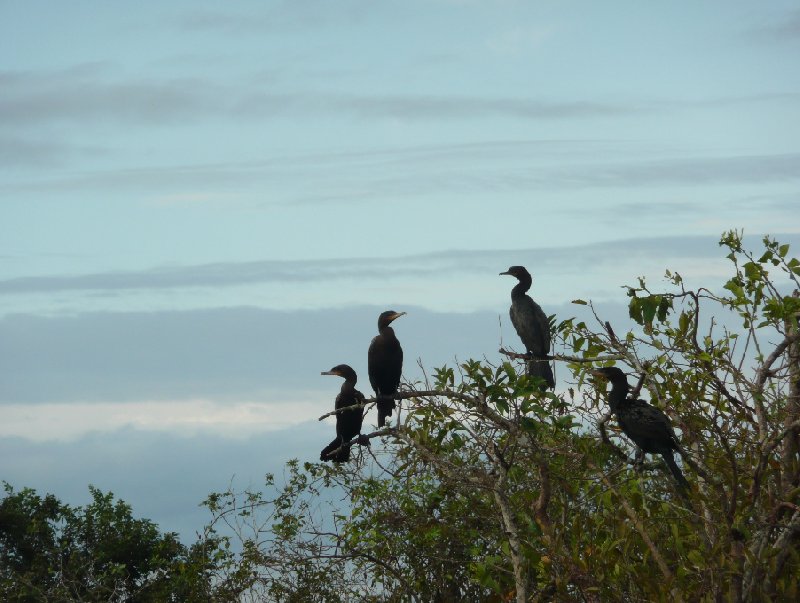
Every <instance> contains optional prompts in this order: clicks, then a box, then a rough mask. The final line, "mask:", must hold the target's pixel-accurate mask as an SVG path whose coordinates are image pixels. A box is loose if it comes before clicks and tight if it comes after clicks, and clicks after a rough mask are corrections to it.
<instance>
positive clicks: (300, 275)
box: [0, 204, 796, 295]
mask: <svg viewBox="0 0 800 603" xmlns="http://www.w3.org/2000/svg"><path fill="white" fill-rule="evenodd" d="M617 210H619V211H626V212H630V211H631V210H632V208H631V207H629V206H628V204H621V205H620V206H619V207H617V208H611V209H604V210H603V211H602V212H599V213H610V214H614V213H615V211H617ZM670 211H672V207H671V206H670ZM776 236H778V237H781V236H783V238H786V239H787V240H789V241H792V240H794V239H795V238H796V237H795V236H794V235H780V234H778V235H776ZM715 243H716V239H712V238H710V237H708V236H705V235H704V236H700V235H698V236H676V237H651V238H641V239H623V240H615V241H608V242H600V243H592V244H588V245H578V246H573V247H549V248H529V249H515V250H463V249H462V250H452V251H440V252H433V253H424V254H418V255H412V256H401V257H394V258H391V257H390V258H337V259H330V260H292V261H278V260H267V261H251V262H220V263H214V264H201V265H195V266H175V267H162V268H153V269H150V270H142V271H137V272H133V271H129V272H122V271H119V272H103V273H95V274H85V275H76V276H36V277H19V278H14V279H7V280H3V281H0V295H3V294H7V295H8V294H20V293H48V292H57V291H90V290H91V291H126V290H159V289H181V288H193V287H210V288H220V287H233V286H242V285H251V284H260V283H304V282H305V283H322V282H326V281H333V282H336V281H343V280H348V279H353V280H358V281H362V282H363V281H384V280H385V279H386V278H391V279H393V280H394V279H401V278H404V277H421V278H427V279H436V278H440V277H441V276H442V275H445V274H446V275H448V276H452V275H456V274H485V273H489V274H491V273H493V272H494V271H495V269H496V268H497V267H498V266H500V267H502V266H503V264H504V263H506V261H507V259H508V258H509V257H515V258H518V262H519V263H525V262H530V263H531V264H532V265H537V266H538V267H539V270H540V271H551V270H552V271H554V272H555V271H568V272H571V269H570V267H572V268H573V269H574V268H575V267H578V268H580V267H585V266H587V264H588V263H589V262H591V263H593V264H596V263H597V262H604V263H614V262H619V261H620V260H623V259H624V258H626V257H628V256H629V254H630V253H631V251H632V250H635V252H636V253H637V254H638V255H639V256H640V257H641V256H651V257H659V258H663V257H665V252H668V253H669V257H670V258H672V259H674V258H681V257H695V258H714V257H717V256H718V255H719V253H718V249H717V246H716V244H715Z"/></svg>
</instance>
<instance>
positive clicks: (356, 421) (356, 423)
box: [319, 364, 364, 463]
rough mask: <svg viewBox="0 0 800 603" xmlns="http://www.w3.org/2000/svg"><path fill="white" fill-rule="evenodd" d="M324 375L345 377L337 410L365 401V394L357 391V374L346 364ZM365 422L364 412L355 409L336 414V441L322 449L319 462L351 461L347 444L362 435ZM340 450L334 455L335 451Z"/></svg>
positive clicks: (360, 409)
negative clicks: (362, 426)
mask: <svg viewBox="0 0 800 603" xmlns="http://www.w3.org/2000/svg"><path fill="white" fill-rule="evenodd" d="M322 374H323V375H335V376H336V377H343V378H344V383H342V389H341V390H340V391H339V395H338V396H336V409H337V410H338V409H340V408H346V407H348V406H354V405H356V404H360V403H361V402H363V401H364V394H362V393H361V392H360V391H358V390H357V389H356V381H358V377H357V376H356V372H355V371H354V370H353V369H352V368H350V367H349V366H348V365H346V364H340V365H338V366H334V367H333V368H332V369H331V370H329V371H324V372H323V373H322ZM363 420H364V410H363V409H362V408H354V409H352V410H346V411H344V412H340V413H337V414H336V439H335V440H333V442H331V443H330V444H328V445H327V446H325V448H323V449H322V452H320V453H319V460H321V461H333V462H335V463H343V462H345V461H349V460H350V446H344V444H345V443H347V442H349V441H350V440H352V439H353V438H354V437H355V436H357V435H358V434H359V433H361V422H362V421H363ZM337 449H340V450H339V451H338V452H337V453H335V454H332V453H333V451H334V450H337Z"/></svg>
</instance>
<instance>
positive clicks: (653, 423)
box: [592, 366, 689, 489]
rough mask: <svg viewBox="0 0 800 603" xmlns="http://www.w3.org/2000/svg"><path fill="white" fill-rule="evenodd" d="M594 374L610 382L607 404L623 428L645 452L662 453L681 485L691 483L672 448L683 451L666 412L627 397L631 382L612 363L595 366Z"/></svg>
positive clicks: (684, 487) (684, 486)
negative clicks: (600, 366) (610, 364)
mask: <svg viewBox="0 0 800 603" xmlns="http://www.w3.org/2000/svg"><path fill="white" fill-rule="evenodd" d="M592 375H594V376H595V377H603V378H605V379H608V380H609V381H610V382H611V393H610V394H609V395H608V405H609V406H610V407H611V412H612V413H614V414H615V415H616V417H617V422H618V423H619V426H620V427H621V428H622V432H623V433H624V434H625V435H626V436H628V437H629V438H630V439H631V440H633V443H634V444H636V445H637V446H638V447H639V449H640V450H641V451H642V452H648V453H650V454H660V455H661V456H662V457H663V458H664V462H666V463H667V467H669V470H670V472H671V473H672V475H673V477H674V478H675V481H676V482H678V485H679V486H680V488H681V489H686V488H688V487H689V482H687V481H686V478H685V477H684V476H683V473H682V472H681V470H680V467H678V465H677V463H675V458H674V457H673V452H675V451H677V452H679V453H680V452H681V447H680V444H679V443H678V438H677V437H676V436H675V431H673V429H672V425H671V424H670V422H669V419H668V418H667V415H665V414H664V413H663V412H661V411H660V410H659V409H658V408H656V407H655V406H651V405H650V404H648V403H647V402H645V401H644V400H635V399H629V398H628V392H629V391H630V386H629V385H628V379H627V378H626V377H625V373H623V372H622V370H620V369H619V368H617V367H615V366H612V367H606V368H600V369H595V370H593V371H592Z"/></svg>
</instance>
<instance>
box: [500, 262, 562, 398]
mask: <svg viewBox="0 0 800 603" xmlns="http://www.w3.org/2000/svg"><path fill="white" fill-rule="evenodd" d="M500 274H501V275H502V274H510V275H511V276H513V277H516V278H517V280H519V283H517V284H516V286H515V287H514V288H513V289H512V290H511V310H510V311H509V314H510V315H511V324H513V325H514V329H516V331H517V335H519V338H520V339H521V340H522V343H523V344H524V345H525V351H526V352H527V353H528V354H530V355H531V356H534V357H538V358H542V357H545V356H547V355H548V354H549V353H550V322H549V321H548V320H547V315H546V314H545V313H544V311H543V310H542V308H541V307H540V306H539V304H537V303H536V302H535V301H533V300H532V299H531V298H530V296H528V295H526V292H527V291H528V289H530V288H531V283H532V282H533V279H532V278H531V275H530V273H529V272H528V271H527V270H525V267H524V266H511V268H509V269H508V270H506V271H505V272H501V273H500ZM527 365H528V374H529V375H531V376H534V377H541V378H542V379H544V382H545V383H546V384H547V387H549V388H553V387H555V386H556V380H555V379H554V378H553V370H552V369H551V368H550V363H549V362H530V361H529V362H527ZM542 389H543V390H544V389H546V388H544V387H543V388H542Z"/></svg>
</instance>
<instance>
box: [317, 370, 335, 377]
mask: <svg viewBox="0 0 800 603" xmlns="http://www.w3.org/2000/svg"><path fill="white" fill-rule="evenodd" d="M320 375H333V376H334V377H338V376H339V373H337V372H336V371H322V372H321V373H320Z"/></svg>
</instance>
